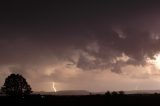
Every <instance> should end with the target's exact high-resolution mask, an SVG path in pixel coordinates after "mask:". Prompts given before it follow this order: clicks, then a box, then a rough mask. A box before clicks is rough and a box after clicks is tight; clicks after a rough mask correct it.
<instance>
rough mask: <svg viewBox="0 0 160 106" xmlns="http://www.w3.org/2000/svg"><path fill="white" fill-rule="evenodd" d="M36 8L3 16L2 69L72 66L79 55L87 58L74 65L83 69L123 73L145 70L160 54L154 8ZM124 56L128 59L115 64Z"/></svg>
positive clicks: (152, 5)
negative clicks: (135, 68)
mask: <svg viewBox="0 0 160 106" xmlns="http://www.w3.org/2000/svg"><path fill="white" fill-rule="evenodd" d="M33 4H34V3H33ZM33 4H32V3H31V4H29V5H25V4H23V5H24V8H23V7H22V6H21V5H19V4H16V6H18V7H16V6H15V7H13V6H11V7H10V8H7V9H6V10H4V12H3V14H4V16H3V17H1V19H3V20H4V22H3V23H2V24H0V27H1V31H0V34H1V36H0V51H1V52H0V59H1V61H0V64H1V65H6V64H7V65H17V64H18V65H23V66H25V65H26V64H27V65H29V66H32V65H38V64H49V63H53V61H54V62H55V61H70V62H73V60H72V59H71V58H72V56H74V55H75V54H74V53H73V52H74V51H79V50H80V51H83V52H84V53H86V54H87V55H86V54H81V53H79V56H78V60H77V61H74V64H76V66H77V67H78V68H80V69H83V70H93V69H99V68H100V69H105V68H111V69H112V71H113V72H117V73H119V72H120V70H121V67H122V66H124V65H127V64H132V65H145V60H146V58H153V56H154V55H155V54H156V53H158V52H159V50H160V46H159V45H160V39H159V31H158V30H159V22H158V19H159V17H160V16H159V14H157V13H158V10H159V8H158V7H157V5H155V3H150V2H147V3H146V4H145V3H143V2H140V3H138V2H136V1H135V2H132V3H126V4H124V3H123V2H122V3H120V2H108V3H100V2H97V3H96V2H95V1H93V2H92V3H91V4H88V2H86V3H80V4H79V3H73V4H70V3H67V4H65V3H62V4H61V3H58V4H57V6H55V5H56V3H55V4H54V3H51V4H50V5H45V6H44V7H43V8H42V7H41V5H38V4H37V5H33ZM41 4H42V3H41ZM34 6H35V7H34ZM59 6H60V7H59ZM148 7H149V8H148ZM2 8H3V9H5V8H4V6H3V7H2ZM20 8H21V9H22V10H21V9H20ZM32 10H33V11H32ZM23 11H24V12H23ZM5 12H8V13H6V14H5ZM20 15H22V16H21V17H20ZM7 17H8V18H7ZM122 54H125V55H126V56H128V57H129V59H128V60H127V61H116V62H113V61H114V60H116V58H117V57H121V56H122ZM71 60H72V61H71Z"/></svg>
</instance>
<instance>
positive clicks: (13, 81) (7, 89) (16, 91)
mask: <svg viewBox="0 0 160 106" xmlns="http://www.w3.org/2000/svg"><path fill="white" fill-rule="evenodd" d="M1 90H2V92H3V93H5V94H8V95H15V96H20V95H28V94H30V93H31V92H32V90H31V87H30V85H29V84H28V83H27V81H26V79H25V78H23V77H22V76H21V75H19V74H11V75H10V76H8V77H7V78H6V79H5V83H4V85H3V87H2V88H1Z"/></svg>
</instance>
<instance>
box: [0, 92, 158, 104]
mask: <svg viewBox="0 0 160 106" xmlns="http://www.w3.org/2000/svg"><path fill="white" fill-rule="evenodd" d="M0 104H3V106H6V105H21V106H23V105H35V106H40V105H43V106H60V105H63V106H93V105H97V106H104V105H105V106H112V105H116V106H124V105H125V106H129V105H134V106H140V105H141V106H143V105H144V106H146V105H147V106H154V105H160V94H145V95H140V94H134V95H133V94H132V95H88V96H50V95H48V96H47V95H45V96H42V95H30V96H25V97H11V96H0ZM1 106H2V105H1Z"/></svg>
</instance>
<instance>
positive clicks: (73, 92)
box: [33, 90, 160, 95]
mask: <svg viewBox="0 0 160 106" xmlns="http://www.w3.org/2000/svg"><path fill="white" fill-rule="evenodd" d="M110 92H111V93H112V91H110ZM117 92H119V91H117ZM124 92H125V94H154V93H159V94H160V90H132V91H124ZM33 94H41V95H90V94H92V95H96V94H105V92H89V91H86V90H63V91H57V92H43V91H41V92H33Z"/></svg>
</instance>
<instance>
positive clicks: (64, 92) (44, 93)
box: [33, 90, 90, 95]
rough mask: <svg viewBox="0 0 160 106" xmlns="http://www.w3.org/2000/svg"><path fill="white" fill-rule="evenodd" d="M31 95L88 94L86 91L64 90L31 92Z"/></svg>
mask: <svg viewBox="0 0 160 106" xmlns="http://www.w3.org/2000/svg"><path fill="white" fill-rule="evenodd" d="M33 94H41V95H89V94H90V92H89V91H86V90H64V91H57V92H43V91H42V92H33Z"/></svg>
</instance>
